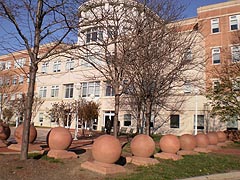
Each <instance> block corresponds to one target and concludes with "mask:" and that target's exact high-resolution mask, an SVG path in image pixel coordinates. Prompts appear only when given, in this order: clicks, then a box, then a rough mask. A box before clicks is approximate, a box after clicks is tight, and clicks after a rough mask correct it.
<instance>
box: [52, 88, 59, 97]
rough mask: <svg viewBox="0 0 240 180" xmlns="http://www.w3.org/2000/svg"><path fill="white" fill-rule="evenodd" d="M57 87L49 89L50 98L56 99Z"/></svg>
mask: <svg viewBox="0 0 240 180" xmlns="http://www.w3.org/2000/svg"><path fill="white" fill-rule="evenodd" d="M58 93H59V86H52V88H51V97H58Z"/></svg>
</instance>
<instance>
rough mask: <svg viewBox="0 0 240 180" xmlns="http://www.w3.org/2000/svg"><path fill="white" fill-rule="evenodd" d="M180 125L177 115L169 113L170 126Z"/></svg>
mask: <svg viewBox="0 0 240 180" xmlns="http://www.w3.org/2000/svg"><path fill="white" fill-rule="evenodd" d="M179 127H180V117H179V115H170V128H179Z"/></svg>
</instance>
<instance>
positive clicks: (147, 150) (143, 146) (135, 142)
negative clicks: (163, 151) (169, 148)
mask: <svg viewBox="0 0 240 180" xmlns="http://www.w3.org/2000/svg"><path fill="white" fill-rule="evenodd" d="M130 148H131V151H132V154H133V155H134V156H138V157H146V158H148V157H150V156H151V155H153V153H154V150H155V142H154V141H153V139H152V138H151V137H150V136H148V135H145V134H139V135H137V136H135V137H134V138H133V139H132V141H131V145H130Z"/></svg>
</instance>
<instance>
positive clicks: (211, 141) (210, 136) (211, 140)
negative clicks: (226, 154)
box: [207, 132, 218, 145]
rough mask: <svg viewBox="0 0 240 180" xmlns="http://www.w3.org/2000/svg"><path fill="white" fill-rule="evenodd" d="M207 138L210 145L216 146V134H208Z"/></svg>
mask: <svg viewBox="0 0 240 180" xmlns="http://www.w3.org/2000/svg"><path fill="white" fill-rule="evenodd" d="M207 136H208V139H209V144H210V145H216V144H217V143H218V135H217V133H216V132H209V133H208V134H207Z"/></svg>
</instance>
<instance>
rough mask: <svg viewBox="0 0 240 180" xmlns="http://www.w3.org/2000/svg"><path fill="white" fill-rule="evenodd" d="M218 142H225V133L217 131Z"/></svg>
mask: <svg viewBox="0 0 240 180" xmlns="http://www.w3.org/2000/svg"><path fill="white" fill-rule="evenodd" d="M217 136H218V142H225V141H226V140H227V135H226V134H225V133H224V132H223V131H218V132H217Z"/></svg>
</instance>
